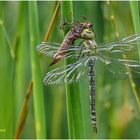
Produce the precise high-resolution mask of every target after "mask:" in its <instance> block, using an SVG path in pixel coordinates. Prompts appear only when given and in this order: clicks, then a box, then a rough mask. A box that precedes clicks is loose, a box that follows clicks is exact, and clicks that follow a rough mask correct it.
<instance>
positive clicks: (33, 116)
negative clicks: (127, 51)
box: [0, 1, 140, 139]
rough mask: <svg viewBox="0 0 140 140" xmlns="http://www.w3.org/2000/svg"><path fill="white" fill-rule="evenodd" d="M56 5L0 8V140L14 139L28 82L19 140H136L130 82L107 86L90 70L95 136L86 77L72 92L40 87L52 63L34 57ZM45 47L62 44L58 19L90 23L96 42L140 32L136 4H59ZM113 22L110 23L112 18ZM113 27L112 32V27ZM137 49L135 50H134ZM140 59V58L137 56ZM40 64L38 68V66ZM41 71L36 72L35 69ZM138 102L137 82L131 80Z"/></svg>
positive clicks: (136, 112)
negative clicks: (61, 139)
mask: <svg viewBox="0 0 140 140" xmlns="http://www.w3.org/2000/svg"><path fill="white" fill-rule="evenodd" d="M56 4H57V2H55V1H52V2H51V1H46V2H21V1H19V2H0V138H2V139H4V138H14V135H15V131H16V129H15V128H16V126H17V120H18V119H19V113H20V112H21V110H22V105H23V101H24V98H25V93H26V90H27V87H28V84H29V82H30V81H31V80H33V90H32V93H33V94H31V95H30V100H29V108H28V112H27V117H26V120H25V121H26V122H25V125H24V128H23V131H22V132H23V133H22V134H21V138H101V139H103V138H122V139H123V138H132V139H133V138H140V133H139V131H138V130H139V129H140V126H139V123H140V117H139V116H140V111H139V108H138V104H137V101H136V96H134V90H133V88H132V87H131V84H130V82H129V79H125V80H122V81H119V80H118V81H113V82H112V83H109V82H106V81H107V79H109V76H110V75H105V73H104V67H103V66H102V65H97V67H96V68H95V74H96V76H95V81H96V97H97V98H96V111H97V127H98V133H97V134H96V133H94V132H93V131H92V126H91V122H90V109H89V87H88V76H87V77H86V78H85V79H84V80H82V81H80V82H79V83H78V84H75V85H73V86H69V85H67V86H66V92H65V90H64V89H65V88H64V86H44V87H43V85H42V79H43V77H44V74H45V73H46V72H48V71H50V70H52V69H54V68H56V67H58V66H60V65H62V63H61V62H60V63H58V64H56V65H54V66H52V67H48V65H49V64H50V62H51V59H50V58H48V57H45V56H42V55H40V56H39V55H38V54H37V52H36V50H35V48H36V45H37V44H39V43H40V42H41V41H43V38H44V36H45V33H46V32H47V29H48V26H49V23H50V21H51V19H52V16H53V13H54V10H55V7H56ZM60 6H61V9H59V13H58V15H57V16H56V19H55V23H54V25H53V28H52V30H51V35H50V37H49V41H51V42H58V43H61V42H62V40H63V38H64V34H65V33H66V32H67V31H65V33H64V34H63V30H60V29H59V26H58V22H59V21H60V20H61V15H63V16H64V17H66V18H67V19H69V20H72V17H74V18H75V19H76V20H79V21H83V19H82V16H83V15H84V16H86V18H87V20H88V21H90V22H92V23H93V28H94V31H95V32H96V42H97V43H102V42H107V41H112V40H114V39H115V38H116V31H117V32H118V33H119V36H120V37H125V36H128V35H131V34H134V33H135V32H140V27H139V12H140V11H139V3H137V2H130V3H129V2H127V1H125V2H121V1H120V2H117V1H116V2H111V3H110V4H109V5H108V4H107V3H106V2H101V1H93V2H92V1H80V2H78V1H74V2H72V1H70V2H62V3H61V5H60ZM112 15H113V16H114V17H115V18H114V21H112V20H111V18H110V17H111V16H112ZM113 22H115V27H114V23H113ZM138 48H139V46H138ZM139 54H140V53H139ZM39 62H40V64H39ZM40 68H41V69H40ZM134 82H135V86H136V93H137V100H139V96H140V86H139V82H140V81H139V79H137V80H135V81H134Z"/></svg>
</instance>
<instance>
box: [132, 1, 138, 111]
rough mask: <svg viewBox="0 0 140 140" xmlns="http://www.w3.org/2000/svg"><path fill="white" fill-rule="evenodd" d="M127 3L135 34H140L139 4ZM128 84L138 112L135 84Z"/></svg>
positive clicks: (134, 2)
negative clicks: (132, 92)
mask: <svg viewBox="0 0 140 140" xmlns="http://www.w3.org/2000/svg"><path fill="white" fill-rule="evenodd" d="M129 3H130V8H131V13H132V18H133V23H134V29H135V32H136V33H140V15H139V5H138V4H139V3H138V1H130V2H129ZM137 47H138V52H139V58H140V46H137ZM130 82H131V83H132V84H131V85H132V88H133V91H134V96H135V98H136V102H137V104H138V108H139V111H140V98H139V96H138V93H137V91H136V86H135V83H134V82H133V80H131V81H130Z"/></svg>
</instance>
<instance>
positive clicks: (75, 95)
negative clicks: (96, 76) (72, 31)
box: [61, 1, 85, 138]
mask: <svg viewBox="0 0 140 140" xmlns="http://www.w3.org/2000/svg"><path fill="white" fill-rule="evenodd" d="M61 12H62V15H61V16H62V19H64V18H66V19H67V20H68V21H70V22H72V20H73V3H72V1H67V2H66V1H62V2H61ZM67 32H68V30H64V34H65V35H66V33H67ZM68 63H69V62H66V64H68ZM66 102H67V117H68V131H69V138H84V137H85V136H84V134H85V133H84V128H83V123H84V122H83V121H84V120H83V114H82V98H81V94H80V89H79V85H78V84H76V83H75V84H73V85H66Z"/></svg>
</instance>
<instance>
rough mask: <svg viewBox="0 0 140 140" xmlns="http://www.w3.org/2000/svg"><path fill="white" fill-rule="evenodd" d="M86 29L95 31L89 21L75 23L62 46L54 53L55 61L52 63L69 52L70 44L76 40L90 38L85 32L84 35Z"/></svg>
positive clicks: (53, 62)
mask: <svg viewBox="0 0 140 140" xmlns="http://www.w3.org/2000/svg"><path fill="white" fill-rule="evenodd" d="M84 29H90V30H91V32H93V30H92V24H91V23H89V22H83V23H79V22H75V23H74V26H73V27H72V28H71V29H70V31H69V32H68V33H67V34H66V36H65V38H64V40H63V42H62V44H61V46H60V48H59V49H58V51H57V52H56V53H55V54H54V56H53V61H52V63H51V64H50V65H53V64H55V63H57V62H58V61H59V60H60V59H62V58H63V57H64V55H65V54H66V53H67V51H68V49H69V47H70V45H71V44H72V43H73V42H74V40H76V39H78V38H85V37H86V39H87V38H88V37H87V36H86V35H85V34H84V35H83V36H82V33H83V30H84Z"/></svg>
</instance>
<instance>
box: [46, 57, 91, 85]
mask: <svg viewBox="0 0 140 140" xmlns="http://www.w3.org/2000/svg"><path fill="white" fill-rule="evenodd" d="M89 59H90V58H88V57H83V58H82V59H80V60H78V61H76V62H75V63H72V64H68V65H66V66H64V67H59V68H56V69H54V70H52V71H50V72H48V73H47V74H46V75H45V78H44V80H43V83H44V84H45V85H46V84H47V85H63V84H66V83H68V84H72V83H73V82H78V81H79V80H80V79H81V78H82V77H84V76H87V69H86V68H87V64H88V62H89Z"/></svg>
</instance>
